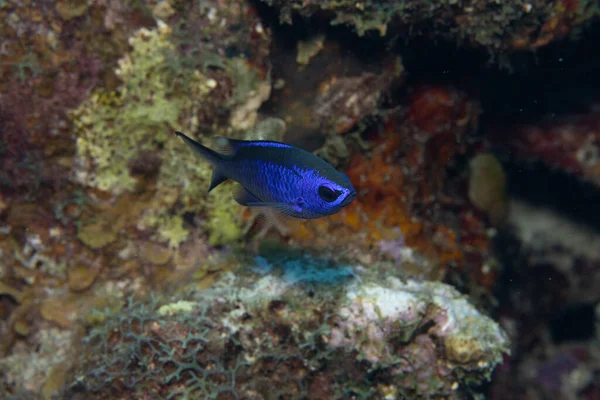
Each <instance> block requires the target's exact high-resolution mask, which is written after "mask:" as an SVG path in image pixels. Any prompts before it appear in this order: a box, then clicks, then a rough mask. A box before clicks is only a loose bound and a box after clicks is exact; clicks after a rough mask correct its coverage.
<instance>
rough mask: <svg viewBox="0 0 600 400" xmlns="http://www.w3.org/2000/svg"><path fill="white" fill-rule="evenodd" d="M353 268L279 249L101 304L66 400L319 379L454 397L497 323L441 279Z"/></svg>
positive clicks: (501, 347)
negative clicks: (122, 303) (203, 279)
mask: <svg viewBox="0 0 600 400" xmlns="http://www.w3.org/2000/svg"><path fill="white" fill-rule="evenodd" d="M357 270H360V268H358V267H354V266H348V265H336V264H332V263H331V262H328V261H326V260H319V259H315V258H312V257H309V256H303V255H293V256H291V257H289V256H287V257H286V256H285V255H282V254H281V253H280V254H279V255H277V260H275V259H267V258H263V257H257V258H256V260H255V261H254V262H250V263H246V265H244V266H243V267H242V268H240V269H239V270H238V271H235V274H233V273H231V272H229V273H222V274H219V276H218V277H216V276H215V274H212V275H211V276H215V277H216V281H215V282H214V283H213V284H212V285H211V287H210V289H200V290H199V289H197V288H194V286H193V285H191V287H190V288H189V290H184V292H185V293H187V294H186V295H185V296H181V297H180V298H170V299H169V300H168V301H159V300H157V299H156V298H154V299H153V300H152V301H150V303H148V302H144V303H135V302H134V303H131V302H130V303H129V305H128V306H127V307H125V308H124V309H123V310H121V311H120V312H114V313H112V312H106V313H105V315H106V319H105V320H104V326H102V327H101V329H97V330H95V331H94V332H93V333H92V334H91V335H90V336H89V337H88V338H87V339H86V342H87V343H89V347H86V348H85V349H83V350H82V351H81V352H80V353H81V354H82V355H83V357H82V359H81V360H80V362H79V363H78V365H77V367H76V368H75V370H76V372H75V374H76V375H75V376H77V377H79V378H78V388H77V390H78V391H79V394H78V396H80V397H73V398H86V399H100V398H106V397H117V398H122V399H133V398H141V397H144V396H147V395H149V394H150V393H153V394H156V395H158V396H160V397H163V398H168V397H170V396H183V397H186V396H187V397H192V398H198V397H212V396H215V395H216V394H217V393H221V394H228V395H232V396H233V397H237V398H267V397H273V398H278V396H280V395H286V396H291V397H293V398H299V397H305V396H308V397H309V398H310V397H311V396H313V395H314V394H312V395H311V393H312V392H311V393H309V392H307V388H315V387H317V386H318V387H319V390H318V393H320V394H322V395H324V396H326V397H328V398H330V397H331V396H332V395H331V394H332V393H337V394H336V395H334V396H333V397H336V396H338V395H339V396H348V397H352V396H355V395H356V394H357V393H369V396H368V397H373V396H374V397H375V398H383V397H385V396H388V395H390V393H396V392H397V393H403V394H404V395H407V396H410V398H412V399H421V398H423V399H425V398H441V397H444V398H452V399H458V398H462V397H461V396H463V395H466V393H470V392H472V391H473V390H475V388H474V387H471V386H470V385H478V384H480V383H482V382H483V381H485V380H487V379H489V377H490V374H491V372H492V371H493V370H494V368H495V367H496V365H498V364H499V363H500V362H501V361H502V358H503V355H504V354H505V353H507V352H508V347H507V346H508V340H507V339H506V336H505V334H504V332H503V331H502V329H501V328H500V327H499V326H498V324H496V323H495V322H494V321H492V320H491V319H490V318H488V317H486V316H484V315H482V314H481V313H480V312H478V311H477V310H476V308H475V307H474V306H473V305H472V304H471V303H469V301H468V300H467V299H466V298H465V297H464V296H462V295H461V294H460V293H459V292H458V291H456V290H455V289H454V288H452V287H451V286H449V285H446V284H442V283H439V282H417V281H413V280H409V281H407V282H403V281H401V280H399V279H397V278H391V277H390V278H388V279H384V280H381V279H379V278H377V277H376V276H370V275H367V274H366V273H364V274H363V275H361V276H360V277H358V276H357V275H356V274H357V272H356V271H357ZM363 270H364V269H363ZM375 275H376V274H375ZM132 320H135V321H138V322H139V324H137V323H136V324H130V323H128V322H127V321H132ZM109 335H110V337H111V340H110V341H107V340H106V338H107V337H109ZM150 339H151V340H152V343H153V345H152V346H148V347H144V349H145V350H144V351H141V349H142V348H141V347H140V346H145V345H144V343H150V342H148V340H150ZM136 343H137V344H136ZM146 350H147V351H146ZM130 359H136V360H137V362H135V363H130V362H128V361H126V360H130ZM150 365H151V366H152V370H153V373H152V374H147V372H146V369H147V366H150ZM183 371H185V373H184V372H183ZM373 371H377V373H376V374H374V373H373ZM99 372H102V374H101V375H98V373H99ZM99 376H101V378H100V379H99ZM125 379H127V380H134V381H136V382H137V385H136V386H135V389H133V390H132V389H125V388H124V387H123V388H122V386H121V385H120V384H119V382H123V381H124V380H125ZM327 393H329V395H326V394H327ZM71 394H73V395H74V393H69V391H67V393H66V394H65V395H66V396H67V397H69V396H70V395H71ZM81 396H83V397H81Z"/></svg>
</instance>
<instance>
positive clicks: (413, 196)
mask: <svg viewBox="0 0 600 400" xmlns="http://www.w3.org/2000/svg"><path fill="white" fill-rule="evenodd" d="M477 117H478V104H477V103H476V102H474V101H472V100H471V99H470V98H469V97H468V96H467V95H466V94H465V93H464V92H462V91H459V90H457V89H455V88H452V87H440V86H423V87H420V88H417V89H416V90H415V91H414V92H413V95H412V97H411V99H410V104H409V107H408V113H407V116H406V118H405V119H404V120H402V121H400V120H394V119H392V120H389V121H388V123H387V125H386V127H385V129H384V131H383V132H382V134H381V135H380V136H379V137H377V138H376V139H374V143H373V144H374V145H373V148H372V149H371V151H370V152H369V153H368V154H363V153H358V154H355V155H354V156H353V157H352V158H351V160H350V163H349V165H348V167H347V169H346V173H347V175H348V177H349V178H350V180H351V181H352V182H353V185H354V187H355V189H356V191H357V193H358V196H357V199H356V200H355V202H354V203H353V204H351V205H350V206H348V207H347V208H346V209H344V210H342V211H341V212H340V213H338V214H336V215H333V216H331V217H329V218H322V219H318V220H314V221H309V222H303V223H296V222H293V223H291V224H290V227H291V236H292V240H293V241H295V242H299V243H301V244H302V245H304V246H313V247H317V248H318V247H322V248H326V247H334V248H343V249H346V250H347V251H354V252H360V253H362V255H363V256H364V255H365V254H369V252H370V251H371V250H372V249H376V248H377V244H378V243H379V242H380V241H382V240H390V239H394V238H397V235H398V229H400V230H401V231H402V235H403V241H404V243H405V245H406V246H408V247H410V248H411V249H413V250H416V251H417V252H418V253H420V254H422V255H424V256H425V257H426V258H427V259H428V260H429V261H430V262H431V263H432V264H433V265H435V266H439V268H437V273H439V272H440V271H443V270H446V269H447V267H449V266H458V265H460V266H461V267H462V266H463V265H464V269H465V270H467V271H471V270H472V271H478V272H476V274H477V275H478V277H477V278H476V279H477V281H478V282H479V281H481V282H483V283H484V284H485V285H486V286H488V285H490V284H491V283H493V282H491V283H490V282H489V280H490V278H491V275H489V276H485V277H483V276H480V275H481V274H480V273H479V271H480V270H481V264H482V259H483V258H482V255H483V254H486V253H487V249H488V239H487V237H486V236H485V234H484V232H485V227H484V226H483V222H482V221H481V219H480V217H479V216H478V214H473V213H472V212H471V211H470V210H468V209H466V207H467V206H464V207H460V208H458V209H456V207H455V204H459V206H460V204H467V202H464V201H463V202H462V203H461V198H463V197H464V193H461V192H456V191H455V192H452V193H446V192H448V191H449V189H448V186H449V185H448V182H447V181H448V180H447V177H446V168H447V167H448V166H449V165H450V164H451V162H452V160H453V159H454V157H455V155H456V154H457V153H459V152H461V151H462V149H461V148H460V147H459V146H458V145H457V143H459V142H460V140H458V139H460V137H461V136H463V135H464V133H465V132H466V131H467V130H468V129H470V128H471V127H473V126H474V125H475V124H476V123H477ZM448 205H450V206H452V207H453V208H452V209H448ZM444 208H446V211H447V214H448V215H450V216H451V218H454V221H455V222H454V223H453V224H450V223H448V222H447V221H446V219H447V218H439V217H437V216H435V214H434V213H433V212H432V210H434V209H436V210H443V209H444ZM465 264H468V265H465ZM440 268H441V270H440ZM437 276H439V275H437ZM479 278H481V279H479ZM484 278H485V279H484Z"/></svg>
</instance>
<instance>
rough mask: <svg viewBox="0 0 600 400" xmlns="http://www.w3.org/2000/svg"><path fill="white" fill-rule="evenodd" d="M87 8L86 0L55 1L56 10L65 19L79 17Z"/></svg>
mask: <svg viewBox="0 0 600 400" xmlns="http://www.w3.org/2000/svg"><path fill="white" fill-rule="evenodd" d="M88 8H89V2H88V0H61V1H58V2H57V3H56V12H57V13H58V15H60V17H61V18H62V19H64V20H65V21H69V20H71V19H73V18H76V17H81V16H82V15H83V14H85V12H86V11H87V10H88Z"/></svg>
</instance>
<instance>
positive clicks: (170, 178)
mask: <svg viewBox="0 0 600 400" xmlns="http://www.w3.org/2000/svg"><path fill="white" fill-rule="evenodd" d="M172 36H173V34H172V30H171V28H170V27H169V26H168V25H166V24H164V23H163V22H161V21H159V22H158V27H157V28H156V29H152V30H148V29H145V28H143V29H140V30H139V31H137V32H136V33H135V34H134V35H133V36H132V37H131V38H130V39H129V44H130V45H131V51H130V52H129V53H127V54H125V55H124V56H123V57H122V58H121V59H120V60H119V67H118V69H117V71H116V73H117V75H118V76H119V78H120V79H121V80H122V84H121V86H119V87H118V88H117V89H116V90H114V91H108V90H98V91H96V92H95V93H93V94H92V95H91V96H90V98H89V99H88V100H86V101H85V102H84V103H83V104H82V105H81V106H80V107H79V108H77V109H76V110H74V111H73V112H72V113H71V117H72V119H73V121H74V125H75V127H76V132H77V159H78V170H77V172H76V179H78V180H79V181H80V182H81V183H83V184H85V185H88V186H91V187H95V188H98V189H100V190H103V191H109V192H112V193H114V194H116V195H120V194H123V193H126V192H132V191H139V190H155V196H154V201H152V202H151V204H150V206H149V207H148V208H147V209H146V210H144V213H143V215H142V219H141V221H140V223H139V224H138V227H140V228H142V229H153V230H155V231H156V239H158V240H160V241H166V242H168V243H169V246H171V247H177V246H178V245H179V244H180V243H181V242H183V241H184V240H186V238H187V237H188V235H189V233H188V231H187V229H186V228H185V226H184V221H183V214H184V213H187V212H193V213H201V214H202V215H204V216H205V219H207V221H206V223H205V224H204V227H205V228H206V229H207V230H208V231H209V236H210V242H211V243H212V244H229V243H232V242H234V241H236V240H237V239H238V238H239V237H241V230H240V228H239V224H240V221H239V217H238V216H237V215H236V214H237V213H238V212H239V206H237V205H236V204H235V203H234V202H233V200H232V199H231V198H230V197H231V195H230V194H229V193H228V194H227V196H226V197H225V196H224V195H223V194H217V195H213V194H211V195H210V196H209V195H207V194H206V189H207V188H208V184H209V181H210V175H211V167H210V165H209V164H208V163H206V162H204V161H202V160H200V159H199V158H198V157H197V155H196V154H194V152H191V151H189V149H187V148H186V147H185V146H184V145H183V144H182V143H181V142H180V141H179V140H175V136H174V135H173V132H174V131H175V130H180V131H184V132H190V133H191V134H192V135H194V133H196V132H198V130H199V121H198V115H199V114H200V113H201V112H206V110H217V109H221V110H222V111H226V112H227V111H229V110H230V109H231V108H232V107H234V106H235V105H237V104H238V103H242V104H243V100H244V98H246V97H247V96H250V95H251V94H252V93H253V92H254V91H255V89H256V86H257V85H258V83H257V82H258V81H259V78H258V75H257V74H256V72H255V71H253V70H252V69H250V68H248V66H247V65H246V62H245V61H244V59H243V58H234V59H221V58H220V57H217V58H219V60H220V64H222V65H224V68H225V69H226V72H227V73H228V74H229V75H231V77H232V80H233V82H234V87H233V93H232V96H231V97H230V98H225V99H223V100H215V98H214V97H215V96H212V95H211V93H212V92H213V91H214V90H218V89H219V88H218V85H219V84H218V83H217V81H216V80H214V79H212V78H209V77H207V76H206V75H205V74H204V73H203V72H201V70H200V69H196V68H195V67H194V66H195V64H194V63H190V62H189V60H187V59H186V57H180V55H179V54H178V51H177V49H176V45H175V44H174V42H173V37H172ZM212 58H214V57H212ZM207 59H211V56H210V55H209V56H207ZM196 65H198V68H201V65H200V63H196ZM219 102H220V103H219ZM214 129H216V130H218V129H219V128H218V127H215V128H214ZM223 133H224V132H206V134H207V135H208V134H211V135H214V134H223ZM207 135H202V134H201V135H200V137H197V135H194V136H196V138H197V140H199V141H201V142H202V141H203V140H204V138H205V137H206V136H207ZM148 155H150V156H148ZM144 156H146V158H148V159H149V160H150V161H147V160H146V159H145V158H144ZM138 160H139V163H140V164H142V165H143V167H144V168H146V169H147V170H149V171H151V172H150V174H151V175H152V176H150V178H151V179H152V180H153V181H150V182H149V181H148V179H145V178H148V176H147V175H148V174H146V176H140V174H136V173H134V171H133V168H132V165H133V164H134V163H135V162H136V161H138ZM153 171H155V172H153ZM84 236H85V235H84Z"/></svg>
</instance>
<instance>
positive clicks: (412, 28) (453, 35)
mask: <svg viewBox="0 0 600 400" xmlns="http://www.w3.org/2000/svg"><path fill="white" fill-rule="evenodd" d="M263 1H265V2H266V3H267V4H270V5H275V6H277V7H278V8H279V9H280V20H281V21H284V22H288V23H291V22H292V15H293V12H298V13H300V14H301V15H304V16H312V15H314V14H319V13H321V14H324V15H333V18H332V20H331V23H332V24H334V25H337V24H348V25H351V26H352V27H353V28H355V30H356V32H357V33H358V34H359V35H361V36H362V35H364V34H365V33H366V32H368V31H376V32H378V33H379V34H380V35H381V36H384V35H386V34H395V33H399V32H402V33H404V32H408V33H409V34H410V35H413V36H417V35H432V36H434V37H435V36H438V37H439V36H441V37H443V38H445V39H447V40H451V41H454V42H457V43H460V44H468V45H475V46H482V47H485V48H487V49H488V50H490V51H499V50H521V49H535V48H538V47H541V46H544V45H546V44H548V43H549V42H552V41H555V40H557V39H561V38H563V37H565V36H566V35H568V34H569V33H571V32H572V31H573V30H575V29H577V28H579V27H580V26H581V25H582V24H583V23H585V22H586V21H589V20H590V19H591V18H592V17H594V15H597V14H598V11H599V9H598V5H597V4H596V3H595V2H593V1H564V0H555V1H551V2H545V1H522V0H513V1H506V2H503V3H501V4H499V3H497V2H493V1H469V2H464V3H458V4H455V3H452V2H449V3H441V2H440V3H433V4H432V3H424V2H420V1H407V0H394V1H386V2H381V1H375V0H366V1H359V2H356V1H352V0H347V1H337V0H335V1H327V0H326V1H321V0H302V1H300V0H291V1H287V0H285V1H284V0H263ZM432 25H434V26H436V29H433V30H432V29H430V26H432Z"/></svg>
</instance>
